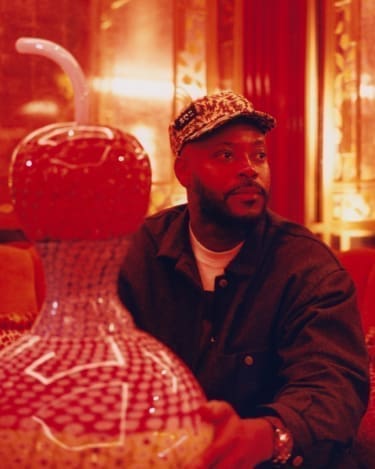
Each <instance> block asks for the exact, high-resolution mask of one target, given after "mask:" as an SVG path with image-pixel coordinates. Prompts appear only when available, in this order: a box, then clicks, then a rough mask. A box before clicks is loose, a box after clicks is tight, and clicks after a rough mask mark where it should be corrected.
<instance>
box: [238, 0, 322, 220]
mask: <svg viewBox="0 0 375 469" xmlns="http://www.w3.org/2000/svg"><path fill="white" fill-rule="evenodd" d="M306 4H307V2H305V1H301V0H262V1H259V0H247V1H245V2H244V90H245V91H244V93H245V95H246V96H247V97H248V98H249V99H250V100H251V101H252V102H253V103H254V105H255V107H257V108H258V109H260V110H263V111H267V112H269V113H270V114H272V115H273V116H275V117H276V119H277V122H278V125H277V128H276V129H275V130H274V131H272V132H271V133H270V134H269V138H268V153H269V158H270V164H271V171H272V193H271V202H270V204H271V208H272V209H273V210H275V211H276V212H278V213H279V214H280V215H283V216H285V217H288V218H290V219H292V220H295V221H298V222H301V223H303V222H304V197H305V196H304V177H305V136H304V127H305V74H306V72H305V62H306V47H307V44H306V21H307V11H306V8H307V6H306ZM312 177H313V176H312Z"/></svg>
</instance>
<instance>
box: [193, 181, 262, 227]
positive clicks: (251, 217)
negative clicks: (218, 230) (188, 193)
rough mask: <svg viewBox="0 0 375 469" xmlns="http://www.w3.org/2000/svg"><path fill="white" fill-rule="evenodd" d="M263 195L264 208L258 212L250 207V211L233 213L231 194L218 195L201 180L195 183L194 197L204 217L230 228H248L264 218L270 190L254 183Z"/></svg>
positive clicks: (209, 221)
mask: <svg viewBox="0 0 375 469" xmlns="http://www.w3.org/2000/svg"><path fill="white" fill-rule="evenodd" d="M252 185H253V186H255V187H256V188H257V189H258V190H259V192H261V194H262V196H263V204H262V208H261V209H260V210H258V211H257V212H253V211H252V210H250V209H249V212H248V213H245V214H243V215H237V214H235V213H233V212H232V211H231V210H230V208H229V206H228V204H227V199H228V198H229V197H230V193H229V194H224V196H223V199H218V197H217V196H216V195H215V194H214V193H213V192H212V191H210V190H209V189H207V188H206V187H205V186H203V185H202V184H201V182H200V181H199V180H197V179H196V180H195V181H194V184H193V192H194V197H195V198H196V199H197V200H198V201H199V202H198V209H199V210H200V212H201V215H202V218H204V219H205V220H206V221H207V223H211V224H215V225H217V226H220V227H223V228H226V229H228V227H230V228H231V229H239V230H248V229H249V228H252V227H254V226H255V225H257V224H258V221H259V220H260V219H261V218H263V216H264V214H265V212H266V208H267V202H268V192H267V191H266V190H265V189H264V188H263V187H261V186H259V184H256V183H252Z"/></svg>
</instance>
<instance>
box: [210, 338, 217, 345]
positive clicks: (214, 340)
mask: <svg viewBox="0 0 375 469" xmlns="http://www.w3.org/2000/svg"><path fill="white" fill-rule="evenodd" d="M210 342H211V344H214V343H215V342H216V338H215V337H214V336H211V337H210Z"/></svg>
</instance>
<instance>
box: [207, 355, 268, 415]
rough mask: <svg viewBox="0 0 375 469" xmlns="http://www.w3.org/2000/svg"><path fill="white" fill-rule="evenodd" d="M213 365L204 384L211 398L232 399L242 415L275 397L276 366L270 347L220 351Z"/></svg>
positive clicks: (250, 412) (229, 400)
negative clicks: (257, 349)
mask: <svg viewBox="0 0 375 469" xmlns="http://www.w3.org/2000/svg"><path fill="white" fill-rule="evenodd" d="M212 365H213V364H212V363H211V368H210V369H206V373H205V375H206V378H208V379H207V382H206V383H204V384H203V387H204V388H205V391H206V394H207V397H208V398H209V399H224V400H226V401H228V402H229V403H231V404H232V405H233V407H234V408H235V409H236V411H237V412H238V413H239V414H240V415H241V416H242V417H246V416H250V415H251V414H252V412H253V409H254V408H255V407H256V406H257V405H260V404H264V403H266V402H269V401H270V400H271V399H272V397H273V394H274V387H273V386H275V378H276V376H275V368H276V366H275V360H274V358H273V356H272V354H271V353H270V351H268V350H264V351H254V350H251V351H250V350H249V351H246V352H240V353H235V354H219V355H217V356H216V360H215V364H214V366H213V367H212Z"/></svg>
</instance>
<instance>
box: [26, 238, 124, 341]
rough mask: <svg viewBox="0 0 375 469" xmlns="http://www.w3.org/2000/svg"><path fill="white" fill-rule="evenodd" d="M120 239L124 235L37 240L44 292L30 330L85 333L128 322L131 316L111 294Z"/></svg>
mask: <svg viewBox="0 0 375 469" xmlns="http://www.w3.org/2000/svg"><path fill="white" fill-rule="evenodd" d="M126 245H127V241H126V239H125V238H116V239H110V240H105V241H103V240H99V241H43V242H41V241H40V242H39V241H38V242H37V243H36V249H37V251H38V253H39V255H40V258H41V260H42V263H43V269H44V275H45V281H46V297H45V301H44V304H43V306H42V309H41V312H40V314H39V317H38V320H37V321H36V324H35V326H34V327H33V331H32V332H33V333H35V334H37V335H44V334H49V335H57V336H62V335H64V336H69V337H72V336H77V335H78V336H85V337H86V336H92V335H95V336H98V334H99V335H102V334H105V335H107V334H108V333H116V332H119V331H121V330H122V329H124V327H125V328H126V327H130V326H131V325H132V318H131V316H130V314H129V313H128V312H127V311H126V309H125V308H124V306H123V305H122V303H121V302H120V300H119V298H118V294H117V277H118V272H119V269H120V265H121V263H122V261H123V258H124V255H125V251H126Z"/></svg>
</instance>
